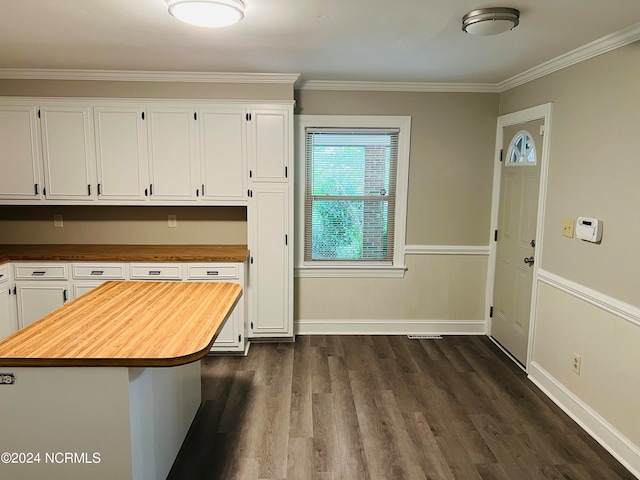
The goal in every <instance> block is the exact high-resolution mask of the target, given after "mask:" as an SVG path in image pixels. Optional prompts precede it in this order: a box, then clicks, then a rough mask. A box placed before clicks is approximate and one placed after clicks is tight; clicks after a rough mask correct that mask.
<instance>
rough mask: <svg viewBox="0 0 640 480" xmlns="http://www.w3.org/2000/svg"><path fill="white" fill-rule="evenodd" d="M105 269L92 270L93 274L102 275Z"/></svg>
mask: <svg viewBox="0 0 640 480" xmlns="http://www.w3.org/2000/svg"><path fill="white" fill-rule="evenodd" d="M102 274H104V270H91V275H102Z"/></svg>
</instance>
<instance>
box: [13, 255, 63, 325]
mask: <svg viewBox="0 0 640 480" xmlns="http://www.w3.org/2000/svg"><path fill="white" fill-rule="evenodd" d="M13 276H14V280H15V291H16V303H17V312H18V327H19V328H24V327H26V326H27V325H30V324H32V323H33V322H35V321H36V320H38V319H40V317H43V316H44V315H46V314H47V313H50V312H52V311H54V310H55V309H57V308H60V307H61V306H62V305H64V304H65V303H67V302H68V301H69V300H70V292H71V284H70V283H69V281H68V278H69V274H68V265H67V264H66V263H58V262H52V263H37V262H33V263H31V262H29V263H15V264H13Z"/></svg>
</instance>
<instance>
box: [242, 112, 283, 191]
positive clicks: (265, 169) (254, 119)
mask: <svg viewBox="0 0 640 480" xmlns="http://www.w3.org/2000/svg"><path fill="white" fill-rule="evenodd" d="M291 115H292V111H291V108H276V107H274V108H260V109H252V110H250V112H249V119H250V121H249V129H250V132H251V133H250V135H251V141H250V145H251V159H250V166H249V168H250V177H251V181H253V182H269V183H273V182H288V181H289V165H290V161H291V135H292V133H291V128H292V127H291V125H292V121H291Z"/></svg>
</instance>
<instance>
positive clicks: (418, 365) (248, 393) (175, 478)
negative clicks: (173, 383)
mask: <svg viewBox="0 0 640 480" xmlns="http://www.w3.org/2000/svg"><path fill="white" fill-rule="evenodd" d="M202 365H203V366H202V395H203V401H204V403H203V405H202V407H201V409H200V411H199V412H198V415H197V417H196V419H195V421H194V423H193V425H192V427H191V430H190V431H189V434H188V436H187V438H186V440H185V442H184V444H183V446H182V449H181V451H180V454H179V455H178V458H177V459H176V461H175V463H174V466H173V469H172V470H171V473H170V475H169V477H168V478H169V480H187V479H188V480H197V479H233V480H243V479H290V480H293V479H295V480H306V479H318V480H328V479H345V480H352V479H353V480H360V479H434V480H438V479H462V480H474V479H475V480H500V479H514V480H533V479H544V480H547V479H574V480H578V479H580V480H582V479H593V480H608V479H621V478H622V479H633V478H634V477H633V475H631V474H630V473H629V472H628V471H627V470H626V469H625V468H624V467H622V466H621V465H620V464H619V463H618V462H617V461H616V460H615V459H614V458H613V457H611V455H609V454H608V453H607V452H606V451H605V450H604V449H603V448H602V447H600V445H598V444H597V443H596V442H595V441H594V440H593V439H591V437H589V435H587V434H586V433H585V432H583V431H582V430H581V429H580V428H579V427H578V426H577V425H576V424H575V423H574V422H573V421H572V420H571V419H570V418H569V417H568V416H567V415H565V414H564V413H563V412H562V411H561V410H560V409H559V408H557V407H556V406H555V405H554V404H553V403H552V402H551V401H550V400H549V399H548V398H547V397H546V396H545V395H544V394H543V393H542V392H540V391H539V390H538V389H537V388H536V387H535V386H534V385H533V384H532V383H531V382H530V381H528V380H527V379H526V376H525V374H524V373H523V372H522V371H521V370H520V369H519V368H518V367H516V366H515V365H514V364H513V363H512V362H511V361H510V360H509V359H507V358H506V357H505V356H504V355H503V354H502V352H500V351H499V350H498V349H497V348H496V347H495V346H494V345H493V344H492V343H491V341H490V340H489V339H488V338H486V337H475V336H471V337H454V336H452V337H444V338H443V339H442V340H409V339H408V338H407V337H405V336H298V337H297V339H296V343H290V344H288V343H280V344H253V345H252V346H251V350H250V352H249V355H248V356H247V357H244V358H237V357H233V358H231V357H225V358H223V357H213V358H211V357H209V358H207V359H206V360H204V361H203V364H202Z"/></svg>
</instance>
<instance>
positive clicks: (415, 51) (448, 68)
mask: <svg viewBox="0 0 640 480" xmlns="http://www.w3.org/2000/svg"><path fill="white" fill-rule="evenodd" d="M244 1H245V4H246V6H247V8H246V13H245V18H244V20H243V21H242V22H240V23H239V24H237V25H234V26H231V27H226V28H222V29H205V28H199V27H192V26H188V25H185V24H182V23H180V22H179V21H177V20H176V19H174V18H173V17H171V16H170V15H169V14H168V13H167V6H166V3H165V1H164V0H81V1H80V0H4V1H3V2H2V14H1V15H0V45H1V47H0V68H2V69H82V70H86V69H90V70H93V69H95V70H134V71H171V72H238V73H249V72H260V73H299V74H301V78H302V80H303V81H310V80H311V81H316V80H331V81H377V82H441V83H481V84H497V83H500V82H504V81H505V80H507V79H509V78H511V77H513V76H515V75H517V74H520V73H522V72H524V71H526V70H528V69H530V68H533V67H536V66H538V65H540V64H542V63H544V62H546V61H549V60H551V59H554V58H556V57H558V56H560V55H563V54H565V53H567V52H570V51H572V50H574V49H576V48H578V47H581V46H583V45H586V44H588V43H590V42H593V41H595V40H598V39H600V38H602V37H604V36H607V35H609V34H612V33H615V32H619V31H622V30H629V29H631V30H633V31H634V32H635V30H634V29H635V28H636V27H640V23H639V22H640V1H638V0H606V1H605V0H536V1H527V0H505V1H501V2H497V3H496V2H486V1H484V0H456V1H452V0H244ZM487 6H505V7H512V8H517V9H519V10H520V11H521V17H520V25H519V26H518V27H517V28H516V29H514V30H512V31H510V32H507V33H504V34H502V35H498V36H495V37H475V36H471V35H468V34H464V33H463V32H462V31H461V18H462V16H463V15H464V14H465V13H467V12H469V11H471V10H474V9H477V8H481V7H487ZM638 31H640V28H639V29H638ZM639 38H640V35H639ZM0 76H1V74H0Z"/></svg>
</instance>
